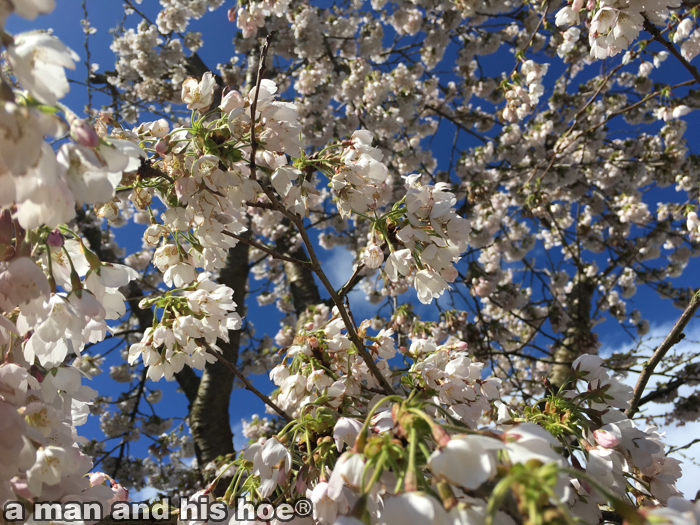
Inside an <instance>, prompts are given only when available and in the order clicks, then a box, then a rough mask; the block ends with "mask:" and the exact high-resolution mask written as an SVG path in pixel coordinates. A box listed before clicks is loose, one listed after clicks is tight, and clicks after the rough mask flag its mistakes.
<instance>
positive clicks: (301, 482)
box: [294, 473, 306, 494]
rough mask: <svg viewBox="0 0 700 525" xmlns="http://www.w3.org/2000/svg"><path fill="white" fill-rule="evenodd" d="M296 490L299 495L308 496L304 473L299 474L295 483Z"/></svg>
mask: <svg viewBox="0 0 700 525" xmlns="http://www.w3.org/2000/svg"><path fill="white" fill-rule="evenodd" d="M294 488H295V489H296V491H297V492H298V493H299V494H306V479H305V477H304V474H303V473H299V475H298V476H297V480H296V482H295V483H294Z"/></svg>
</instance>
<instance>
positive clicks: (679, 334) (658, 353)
mask: <svg viewBox="0 0 700 525" xmlns="http://www.w3.org/2000/svg"><path fill="white" fill-rule="evenodd" d="M698 307H700V293H698V292H696V293H695V295H693V298H692V299H691V300H690V304H689V305H688V307H687V308H686V309H685V311H684V312H683V313H682V314H681V316H680V317H679V318H678V321H676V324H675V325H673V328H672V329H671V331H670V332H669V333H668V335H667V336H666V338H665V339H664V340H663V342H662V343H661V344H660V345H659V346H658V348H657V349H656V350H654V354H653V355H652V356H651V359H649V361H648V362H647V363H645V364H644V369H643V370H642V373H641V375H640V376H639V379H638V380H637V384H636V385H635V387H634V396H633V397H632V400H631V401H630V407H629V408H628V409H627V410H626V411H625V413H626V414H627V417H629V418H632V417H633V416H634V415H635V414H636V413H637V411H638V410H639V402H640V400H641V398H642V393H644V389H645V388H646V386H647V383H648V382H649V379H650V378H651V376H652V374H653V373H654V369H655V368H656V367H657V365H658V364H659V363H660V362H661V360H662V359H663V358H664V357H665V356H666V353H667V352H668V351H669V350H670V349H671V348H672V347H673V346H675V345H676V344H678V343H679V342H680V341H681V340H682V339H683V337H685V334H683V329H684V328H685V327H686V325H687V324H688V323H689V322H690V320H691V319H692V318H693V316H694V315H695V312H696V311H697V309H698Z"/></svg>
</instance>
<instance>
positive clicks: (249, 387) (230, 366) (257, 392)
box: [198, 340, 292, 423]
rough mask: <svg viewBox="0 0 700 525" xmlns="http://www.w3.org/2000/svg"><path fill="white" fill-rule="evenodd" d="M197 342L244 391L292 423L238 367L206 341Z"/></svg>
mask: <svg viewBox="0 0 700 525" xmlns="http://www.w3.org/2000/svg"><path fill="white" fill-rule="evenodd" d="M198 342H199V343H200V344H202V346H204V348H206V349H207V352H209V353H210V354H211V355H213V356H214V357H216V358H217V359H218V360H219V362H220V363H221V364H223V365H224V366H225V367H226V368H228V369H229V370H230V371H231V372H233V373H234V374H235V376H236V377H237V378H238V379H240V380H241V381H242V382H243V384H244V385H245V388H246V390H250V391H251V392H253V394H255V395H256V396H258V397H259V398H260V399H262V401H263V403H265V404H266V405H267V406H269V407H270V408H272V409H273V410H274V411H275V412H277V413H278V414H279V415H280V416H282V418H284V420H285V421H287V422H288V423H289V422H291V421H292V418H291V417H290V416H289V414H287V413H286V412H285V411H284V410H282V409H281V408H280V407H278V406H277V405H276V404H275V403H274V402H273V401H272V399H270V398H269V397H267V396H266V395H265V394H263V393H262V392H261V391H260V390H258V389H257V388H255V387H254V386H253V383H251V382H250V381H248V378H247V377H246V376H244V375H243V373H242V372H241V371H240V370H238V367H236V365H234V364H233V363H231V362H230V361H228V360H227V359H226V358H224V357H223V356H222V355H221V354H220V353H219V352H216V351H215V350H212V348H211V347H210V346H209V345H208V344H207V342H206V341H204V340H200V341H198Z"/></svg>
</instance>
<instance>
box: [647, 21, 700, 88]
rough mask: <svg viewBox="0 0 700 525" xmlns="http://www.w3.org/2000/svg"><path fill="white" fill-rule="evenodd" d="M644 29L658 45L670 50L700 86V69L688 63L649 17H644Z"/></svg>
mask: <svg viewBox="0 0 700 525" xmlns="http://www.w3.org/2000/svg"><path fill="white" fill-rule="evenodd" d="M644 29H645V30H646V31H647V32H648V33H650V34H651V36H653V37H654V40H656V41H657V42H658V43H660V44H661V45H662V46H664V47H665V48H666V49H668V52H669V53H671V54H672V55H673V56H674V57H676V58H677V59H678V61H679V62H680V63H681V64H683V67H684V68H686V69H687V70H688V71H689V72H690V74H691V75H693V78H694V79H695V82H697V83H698V84H700V73H698V68H696V67H695V66H694V65H692V64H691V63H690V62H688V61H687V60H686V59H685V57H684V56H683V55H681V53H680V52H679V51H678V49H677V48H676V46H674V45H673V44H672V43H671V42H669V41H668V40H666V39H665V38H664V36H663V35H662V34H661V31H660V30H659V28H658V27H656V26H655V25H654V24H652V23H651V22H650V21H649V19H648V18H647V17H644Z"/></svg>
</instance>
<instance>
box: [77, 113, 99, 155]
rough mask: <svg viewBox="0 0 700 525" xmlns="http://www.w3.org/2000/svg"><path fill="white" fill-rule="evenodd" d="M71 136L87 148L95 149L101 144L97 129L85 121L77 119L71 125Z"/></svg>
mask: <svg viewBox="0 0 700 525" xmlns="http://www.w3.org/2000/svg"><path fill="white" fill-rule="evenodd" d="M70 135H71V137H73V140H75V141H76V142H77V143H78V144H80V145H81V146H85V147H86V148H94V147H97V145H98V144H99V143H100V137H98V136H97V133H96V132H95V129H94V128H93V127H92V126H91V125H90V124H88V123H87V122H85V121H84V120H83V119H79V118H76V119H74V120H73V122H71V124H70Z"/></svg>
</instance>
